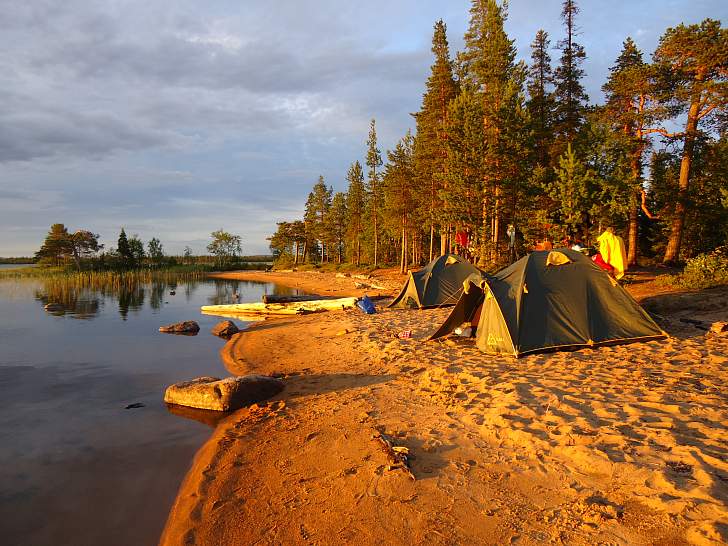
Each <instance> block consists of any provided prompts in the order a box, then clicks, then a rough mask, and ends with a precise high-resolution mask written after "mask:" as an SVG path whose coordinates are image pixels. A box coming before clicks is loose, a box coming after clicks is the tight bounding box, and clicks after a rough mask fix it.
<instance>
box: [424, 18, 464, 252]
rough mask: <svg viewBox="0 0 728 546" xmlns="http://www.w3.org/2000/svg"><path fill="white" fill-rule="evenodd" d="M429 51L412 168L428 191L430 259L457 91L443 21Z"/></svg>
mask: <svg viewBox="0 0 728 546" xmlns="http://www.w3.org/2000/svg"><path fill="white" fill-rule="evenodd" d="M432 53H433V54H434V56H435V62H434V64H433V65H432V67H431V71H430V76H429V78H428V79H427V83H426V90H425V93H424V94H423V96H422V107H421V108H420V111H419V112H417V113H416V114H415V118H416V121H417V136H416V137H415V143H414V168H415V171H416V177H417V180H418V184H419V186H420V187H421V188H427V191H428V195H427V199H426V200H424V203H423V205H424V207H425V209H426V211H427V226H428V227H429V230H430V243H429V246H430V250H429V256H430V260H432V258H433V254H434V250H433V247H434V239H435V226H436V225H437V224H438V222H439V220H440V217H439V216H440V210H441V203H440V200H439V198H438V192H439V190H440V188H441V187H442V183H443V181H444V180H445V162H446V158H447V149H446V147H447V139H448V133H447V118H448V105H449V104H450V101H451V100H452V99H453V98H454V97H455V96H457V92H458V89H457V84H456V83H455V79H454V76H453V67H452V61H451V60H450V48H449V45H448V42H447V27H446V26H445V23H443V22H442V20H440V21H437V23H435V30H434V34H433V37H432ZM447 231H449V230H447V229H446V228H445V229H444V230H443V229H441V253H442V254H444V253H445V248H446V238H447Z"/></svg>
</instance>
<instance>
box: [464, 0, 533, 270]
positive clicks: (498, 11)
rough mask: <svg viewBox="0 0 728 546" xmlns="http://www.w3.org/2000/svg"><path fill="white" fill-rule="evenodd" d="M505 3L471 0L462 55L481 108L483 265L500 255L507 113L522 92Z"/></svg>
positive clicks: (489, 0)
mask: <svg viewBox="0 0 728 546" xmlns="http://www.w3.org/2000/svg"><path fill="white" fill-rule="evenodd" d="M506 7H507V5H506V4H503V5H501V6H499V5H498V4H497V3H496V1H495V0H473V3H472V7H471V8H470V25H469V27H468V31H467V32H466V33H465V51H464V52H463V53H461V54H460V55H459V56H458V60H459V63H460V67H461V69H460V70H461V73H462V74H463V78H464V79H465V83H466V85H469V86H471V87H472V88H473V89H475V90H476V92H477V93H478V95H479V96H480V98H481V104H482V109H483V129H484V137H485V143H486V148H485V154H484V161H483V177H484V180H483V186H482V190H483V191H482V207H483V226H482V230H481V250H480V259H479V264H480V265H481V266H485V265H486V264H487V263H488V261H490V262H494V261H495V260H496V259H497V254H498V240H499V238H500V224H501V222H502V210H501V209H502V206H503V198H504V194H505V192H506V189H505V185H506V184H507V178H508V174H507V173H508V171H509V168H508V167H507V165H506V164H507V162H508V161H509V159H510V157H511V156H510V151H509V150H506V149H505V148H504V146H503V142H504V132H505V131H506V130H507V123H506V118H507V117H508V115H509V112H508V109H509V108H512V107H513V99H514V97H516V96H517V95H518V94H519V93H520V92H521V86H522V83H523V82H522V79H521V78H522V72H523V67H522V66H519V67H516V65H515V64H514V61H515V58H516V48H515V46H514V41H513V40H511V39H509V38H508V35H507V34H506V32H505V29H504V23H505V19H506V17H507V11H506Z"/></svg>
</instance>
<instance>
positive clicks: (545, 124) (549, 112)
mask: <svg viewBox="0 0 728 546" xmlns="http://www.w3.org/2000/svg"><path fill="white" fill-rule="evenodd" d="M549 44H550V41H549V37H548V33H547V32H546V31H544V30H539V31H538V32H537V33H536V37H535V38H534V40H533V42H532V43H531V61H532V64H531V66H530V67H529V70H528V78H529V80H528V94H529V97H530V98H529V101H528V111H529V113H530V115H531V126H532V133H533V144H534V147H535V155H536V164H537V165H538V166H540V167H546V166H547V164H548V157H549V148H550V147H551V136H552V126H553V115H554V97H553V95H552V93H551V87H552V85H553V73H552V70H551V57H550V56H549V53H548V50H549Z"/></svg>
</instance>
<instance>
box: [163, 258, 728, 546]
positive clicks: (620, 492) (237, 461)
mask: <svg viewBox="0 0 728 546" xmlns="http://www.w3.org/2000/svg"><path fill="white" fill-rule="evenodd" d="M251 273H252V275H251ZM256 274H257V275H265V276H266V277H265V278H271V277H268V275H270V274H265V273H257V272H256V273H253V272H247V273H244V274H240V275H241V276H240V277H238V278H251V277H252V276H254V275H256ZM249 275H250V276H249ZM278 277H280V278H278ZM311 277H316V278H315V279H312V278H311ZM402 279H403V278H402V277H399V276H398V275H397V274H396V273H393V272H384V273H381V274H380V281H381V282H391V283H393V285H394V286H396V285H397V284H399V283H400V282H401V281H402ZM275 282H284V283H285V284H289V285H298V286H301V287H303V288H305V289H306V290H308V291H316V292H318V293H322V294H323V293H326V294H332V295H334V294H335V295H349V294H352V295H353V294H355V293H356V291H352V290H351V286H352V280H351V279H335V278H334V277H333V275H330V274H310V273H292V274H287V275H278V276H276V279H275ZM304 283H305V286H304ZM317 283H318V284H317ZM647 284H649V283H647ZM324 288H325V289H327V290H329V292H325V291H324V290H323V289H324ZM630 290H631V291H633V293H635V294H637V295H638V296H639V297H640V298H643V299H644V301H645V303H646V304H647V306H648V308H650V309H651V310H652V311H653V312H656V313H658V314H659V315H660V316H662V317H663V319H662V321H661V326H662V327H663V328H665V329H666V331H668V332H669V333H670V334H671V336H672V337H671V338H670V339H669V340H666V341H652V342H648V343H635V344H630V345H618V346H612V347H602V348H597V349H588V350H580V351H574V352H558V353H549V354H541V355H532V356H528V357H525V358H522V359H519V360H516V359H513V358H511V357H502V358H494V357H490V356H486V355H484V354H482V353H481V352H480V351H479V350H478V349H476V348H475V347H474V346H473V344H472V341H470V340H467V339H461V338H457V339H451V340H447V341H445V342H425V341H423V340H424V338H425V337H426V336H427V335H428V334H429V333H431V331H432V330H433V329H434V326H435V325H437V324H439V323H440V322H441V321H442V319H443V318H444V317H445V316H446V315H447V313H448V310H447V309H436V310H429V311H407V310H386V309H382V308H381V306H379V307H380V312H379V313H377V314H376V315H371V316H367V315H364V314H362V313H359V312H357V311H347V312H332V313H325V314H317V315H310V316H304V317H297V318H288V319H276V320H272V321H266V322H263V323H259V324H256V325H255V326H253V327H251V328H250V329H249V330H247V331H244V332H242V333H240V334H238V335H236V336H234V337H233V338H232V339H231V340H230V342H228V344H227V345H226V346H225V348H224V349H223V351H222V353H221V354H222V358H223V360H224V362H225V364H226V366H227V367H228V369H229V370H230V371H231V373H234V374H245V373H267V374H274V375H277V376H280V377H283V378H284V380H285V381H286V383H287V386H286V389H285V390H284V392H283V393H281V394H280V395H279V396H277V397H276V398H274V399H272V400H271V401H269V402H267V403H265V404H260V405H258V406H253V407H252V408H247V409H244V410H241V411H239V412H237V413H234V414H232V415H230V416H229V417H227V418H226V419H224V420H223V421H221V422H220V423H219V424H218V426H217V428H216V429H215V431H214V433H213V435H212V437H211V438H210V440H209V441H208V442H207V443H206V444H205V446H204V447H203V448H202V449H201V450H200V452H199V453H198V454H197V457H196V458H195V461H194V463H193V465H192V468H191V469H190V471H189V473H188V475H187V477H186V479H185V481H184V483H183V484H182V486H181V488H180V491H179V495H178V497H177V500H176V503H175V506H174V508H173V510H172V512H171V513H170V516H169V520H168V523H167V526H166V529H165V532H164V534H163V536H162V539H161V543H162V544H350V543H356V544H362V545H366V544H418V543H422V544H562V543H563V544H605V545H606V544H610V545H618V544H673V545H678V544H724V543H728V443H727V442H726V439H727V438H728V403H727V402H728V400H727V398H728V384H727V383H728V335H725V334H724V335H722V336H721V335H718V334H713V333H706V332H705V331H703V330H700V329H697V328H695V327H694V326H692V325H689V324H686V323H684V322H681V321H680V318H685V317H690V318H693V319H695V318H697V319H700V320H706V321H707V320H719V319H722V320H726V315H727V314H728V312H727V311H726V309H728V289H714V290H712V291H703V292H701V293H696V294H666V295H665V294H661V295H658V296H653V295H652V294H654V293H655V292H656V290H655V289H652V290H651V289H650V287H649V286H645V283H642V284H639V285H635V286H631V287H630ZM408 329H409V330H412V339H398V338H396V337H394V334H396V333H397V332H401V331H403V330H408ZM380 432H383V433H385V434H387V435H388V436H389V437H390V438H391V439H392V440H393V442H394V443H395V444H396V445H400V446H404V447H407V448H409V450H410V453H411V455H412V456H413V458H412V460H411V471H412V474H413V475H414V477H415V479H414V480H412V479H411V478H410V477H409V475H408V474H407V472H405V471H403V470H402V469H388V467H389V461H388V458H387V454H386V453H385V452H384V450H382V449H381V447H380V445H379V444H378V443H377V442H375V441H374V440H373V436H374V435H376V434H379V433H380Z"/></svg>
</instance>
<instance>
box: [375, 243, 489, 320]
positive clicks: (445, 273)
mask: <svg viewBox="0 0 728 546" xmlns="http://www.w3.org/2000/svg"><path fill="white" fill-rule="evenodd" d="M473 273H475V274H478V275H479V274H480V269H478V268H477V267H475V266H474V265H473V264H471V263H470V262H467V261H466V260H464V259H462V258H461V257H460V256H456V255H455V254H447V255H445V256H440V257H438V258H435V259H434V260H432V261H431V262H430V263H429V264H427V265H426V266H425V267H423V268H422V269H420V270H419V271H415V272H411V271H410V274H409V277H408V278H407V282H406V283H405V284H404V287H403V288H402V291H401V292H400V293H399V295H398V296H397V297H396V298H394V301H393V302H392V303H390V304H389V307H419V308H420V309H423V308H425V307H442V306H445V305H455V304H456V303H457V301H458V299H459V298H460V294H462V292H463V282H464V281H465V279H467V278H468V276H470V275H472V274H473Z"/></svg>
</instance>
